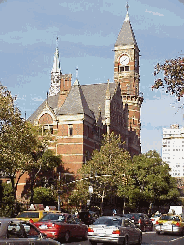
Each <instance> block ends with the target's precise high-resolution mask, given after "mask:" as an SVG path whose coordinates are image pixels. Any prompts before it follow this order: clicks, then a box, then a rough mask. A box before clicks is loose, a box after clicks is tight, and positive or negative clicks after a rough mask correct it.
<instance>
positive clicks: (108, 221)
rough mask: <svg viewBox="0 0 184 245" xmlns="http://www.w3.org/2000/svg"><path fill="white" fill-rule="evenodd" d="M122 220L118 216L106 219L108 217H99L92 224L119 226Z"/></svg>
mask: <svg viewBox="0 0 184 245" xmlns="http://www.w3.org/2000/svg"><path fill="white" fill-rule="evenodd" d="M121 223H122V220H121V219H119V218H114V219H108V218H99V219H97V220H96V221H95V222H94V223H93V224H94V225H99V224H100V225H103V224H104V225H106V226H120V225H121Z"/></svg>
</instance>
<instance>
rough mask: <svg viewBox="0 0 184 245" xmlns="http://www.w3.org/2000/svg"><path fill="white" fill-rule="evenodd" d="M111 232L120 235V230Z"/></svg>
mask: <svg viewBox="0 0 184 245" xmlns="http://www.w3.org/2000/svg"><path fill="white" fill-rule="evenodd" d="M112 234H118V235H120V230H114V231H113V232H112Z"/></svg>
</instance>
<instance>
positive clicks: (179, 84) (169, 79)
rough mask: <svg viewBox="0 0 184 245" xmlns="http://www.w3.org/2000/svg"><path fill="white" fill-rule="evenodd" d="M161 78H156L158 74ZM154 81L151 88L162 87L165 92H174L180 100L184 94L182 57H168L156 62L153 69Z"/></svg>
mask: <svg viewBox="0 0 184 245" xmlns="http://www.w3.org/2000/svg"><path fill="white" fill-rule="evenodd" d="M159 73H161V74H163V78H158V74H159ZM154 76H155V82H154V85H153V86H152V88H153V89H159V88H164V89H165V91H166V93H171V94H175V95H176V96H177V98H178V100H180V98H181V97H183V95H184V58H181V57H178V58H175V59H168V60H166V61H165V62H164V63H163V64H159V63H158V64H157V65H156V66H155V70H154Z"/></svg>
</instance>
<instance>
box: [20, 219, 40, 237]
mask: <svg viewBox="0 0 184 245" xmlns="http://www.w3.org/2000/svg"><path fill="white" fill-rule="evenodd" d="M23 226H24V229H25V232H26V235H27V237H29V238H38V237H39V236H40V232H39V231H38V230H37V229H36V228H35V227H34V226H33V225H31V224H29V223H23Z"/></svg>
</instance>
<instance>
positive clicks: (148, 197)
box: [125, 151, 179, 208]
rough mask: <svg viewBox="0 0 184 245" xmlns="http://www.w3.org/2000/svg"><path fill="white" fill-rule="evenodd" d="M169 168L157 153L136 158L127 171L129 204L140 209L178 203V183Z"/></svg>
mask: <svg viewBox="0 0 184 245" xmlns="http://www.w3.org/2000/svg"><path fill="white" fill-rule="evenodd" d="M169 170H170V169H169V166H168V164H166V163H163V162H162V159H161V157H160V155H159V154H158V153H157V152H156V151H148V152H147V153H145V154H141V155H138V156H134V157H133V159H132V163H131V164H130V165H129V168H128V169H127V172H126V173H127V176H128V184H127V186H126V192H125V195H126V197H127V198H128V200H129V204H131V205H132V206H134V207H137V208H139V207H140V206H141V205H143V204H146V203H147V205H148V206H149V204H150V203H153V204H155V205H164V204H167V205H168V204H169V203H170V202H172V201H173V200H175V201H177V199H178V197H179V192H178V190H177V185H176V181H175V179H174V178H173V177H171V175H170V174H169Z"/></svg>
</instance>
